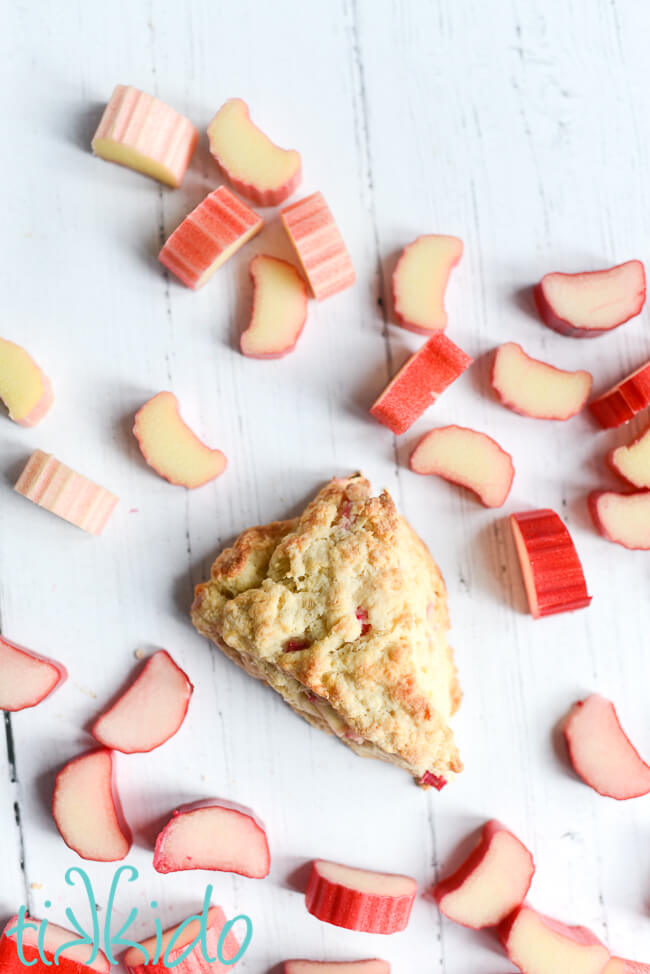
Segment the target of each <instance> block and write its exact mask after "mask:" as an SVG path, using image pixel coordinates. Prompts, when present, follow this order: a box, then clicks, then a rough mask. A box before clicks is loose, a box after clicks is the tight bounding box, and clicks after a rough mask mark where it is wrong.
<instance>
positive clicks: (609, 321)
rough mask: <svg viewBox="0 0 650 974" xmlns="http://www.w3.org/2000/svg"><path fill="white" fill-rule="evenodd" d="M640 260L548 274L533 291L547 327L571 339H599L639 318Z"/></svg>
mask: <svg viewBox="0 0 650 974" xmlns="http://www.w3.org/2000/svg"><path fill="white" fill-rule="evenodd" d="M645 290H646V281H645V269H644V267H643V264H642V263H641V261H640V260H628V261H627V262H626V263H625V264H618V265H617V266H616V267H609V268H607V270H602V271H585V272H584V273H581V274H561V273H553V274H545V275H544V277H543V278H542V279H541V281H540V282H539V284H538V285H537V287H536V288H535V289H534V296H535V303H536V304H537V310H538V311H539V314H540V317H541V319H542V321H543V322H544V324H545V325H548V327H549V328H552V329H553V330H554V331H557V332H559V333H560V334H561V335H569V336H570V337H571V338H597V337H598V335H604V334H606V333H607V332H609V331H612V330H613V329H614V328H618V327H619V326H620V325H623V324H625V322H626V321H629V320H630V318H634V316H635V315H638V314H639V312H640V311H641V308H642V307H643V305H644V303H645Z"/></svg>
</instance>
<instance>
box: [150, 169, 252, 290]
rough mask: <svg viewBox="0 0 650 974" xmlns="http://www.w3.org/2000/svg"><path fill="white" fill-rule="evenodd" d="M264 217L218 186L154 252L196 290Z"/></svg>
mask: <svg viewBox="0 0 650 974" xmlns="http://www.w3.org/2000/svg"><path fill="white" fill-rule="evenodd" d="M263 225H264V220H263V219H262V217H261V216H260V215H259V213H256V212H255V210H251V208H250V206H246V204H245V203H244V202H242V200H240V199H237V197H236V196H235V195H234V194H233V193H231V192H230V190H229V189H228V188H227V187H226V186H219V187H218V189H215V190H214V192H213V193H210V194H209V195H208V196H206V197H205V199H204V200H203V201H202V202H201V203H199V205H198V206H197V207H196V208H195V209H193V210H192V212H191V213H190V214H188V216H186V217H185V219H184V220H183V222H182V223H181V224H180V226H178V227H177V228H176V229H175V230H174V232H173V233H172V234H171V236H170V237H169V238H168V239H167V242H166V244H165V245H164V247H163V248H162V250H161V251H160V254H159V255H158V260H159V261H160V262H161V264H164V265H165V267H167V268H168V269H169V270H170V271H171V272H172V274H175V275H176V277H177V278H178V279H179V280H180V281H182V282H183V284H186V285H187V287H190V288H192V289H193V290H194V291H197V290H198V289H199V288H200V287H203V285H204V284H205V283H206V281H208V280H209V279H210V278H211V277H212V275H213V274H214V272H215V271H216V270H217V269H218V268H219V267H221V265H222V264H225V262H226V261H227V260H228V259H229V258H230V257H232V256H233V254H236V253H237V251H238V250H241V248H242V247H243V246H244V244H246V243H248V241H249V240H250V239H251V238H252V237H254V236H255V234H257V233H259V232H260V230H261V229H262V227H263Z"/></svg>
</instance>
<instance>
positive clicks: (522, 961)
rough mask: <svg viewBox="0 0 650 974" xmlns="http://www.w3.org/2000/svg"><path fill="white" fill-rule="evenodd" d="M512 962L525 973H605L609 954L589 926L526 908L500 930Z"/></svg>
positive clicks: (506, 921) (523, 907) (520, 910)
mask: <svg viewBox="0 0 650 974" xmlns="http://www.w3.org/2000/svg"><path fill="white" fill-rule="evenodd" d="M499 936H500V938H501V942H502V944H503V946H504V947H505V949H506V953H507V954H508V957H509V958H510V960H511V962H512V963H513V964H514V965H515V967H517V968H518V969H519V970H520V971H521V972H522V974H603V972H604V970H605V967H606V966H607V963H608V961H609V951H608V950H607V948H606V947H605V946H603V944H602V943H601V942H600V940H599V939H598V937H596V936H595V935H594V934H593V933H592V932H591V930H588V929H587V928H586V927H569V926H567V925H566V924H565V923H560V921H559V920H553V919H551V917H548V916H544V915H543V914H542V913H537V911H536V910H533V909H531V907H529V906H526V905H524V906H522V907H521V909H519V910H517V912H516V913H514V914H513V915H512V916H511V917H510V918H509V919H508V920H505V921H504V923H503V924H502V926H501V927H500V928H499Z"/></svg>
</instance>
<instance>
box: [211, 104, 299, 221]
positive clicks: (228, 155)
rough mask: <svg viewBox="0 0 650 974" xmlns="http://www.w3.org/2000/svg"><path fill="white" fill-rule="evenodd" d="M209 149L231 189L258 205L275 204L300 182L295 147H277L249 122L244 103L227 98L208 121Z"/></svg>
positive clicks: (289, 193) (248, 113) (281, 201)
mask: <svg viewBox="0 0 650 974" xmlns="http://www.w3.org/2000/svg"><path fill="white" fill-rule="evenodd" d="M208 139H209V140H210V152H211V153H212V155H213V156H214V158H215V159H216V161H217V164H218V165H219V167H220V168H221V169H222V170H223V172H224V173H225V175H226V176H227V178H228V179H229V181H230V182H231V183H232V185H233V186H234V187H235V189H236V190H237V191H238V192H239V193H241V194H242V196H245V197H246V198H247V199H249V200H252V202H253V203H257V205H258V206H277V205H278V204H279V203H283V202H284V201H285V200H286V199H287V197H289V196H291V194H292V193H293V191H294V190H295V189H296V188H297V187H298V185H299V184H300V179H301V176H302V164H301V160H300V153H299V152H296V150H295V149H281V148H280V147H279V146H277V145H275V143H273V142H271V140H270V139H269V137H268V136H267V135H265V134H264V132H262V131H261V129H259V128H258V127H257V126H256V125H254V124H253V122H252V121H251V117H250V112H249V110H248V105H247V104H246V102H245V101H242V99H241V98H230V99H229V100H228V101H227V102H226V103H225V105H222V106H221V108H220V109H219V111H218V112H217V114H216V115H215V116H214V118H213V119H212V121H211V122H210V124H209V125H208Z"/></svg>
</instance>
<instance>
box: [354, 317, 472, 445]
mask: <svg viewBox="0 0 650 974" xmlns="http://www.w3.org/2000/svg"><path fill="white" fill-rule="evenodd" d="M471 363H472V359H471V358H470V357H469V355H466V354H465V352H464V351H463V350H462V349H461V348H459V347H458V345H454V343H453V342H452V341H451V340H450V339H449V338H447V336H446V335H443V334H442V333H441V332H437V333H436V334H435V335H432V336H431V338H430V339H429V340H428V341H427V342H425V344H424V345H423V346H422V348H420V349H419V350H418V351H417V352H416V353H415V355H412V356H411V358H410V359H408V361H407V362H406V363H405V364H404V365H403V366H402V368H401V369H400V370H399V372H398V373H397V375H396V376H395V377H394V378H393V379H392V380H391V381H390V382H389V383H388V385H387V386H386V388H385V389H384V391H383V392H382V394H381V395H380V396H379V398H378V399H376V400H375V402H374V403H373V404H372V406H371V407H370V413H371V415H372V416H374V417H375V419H378V420H379V422H380V423H383V424H384V426H387V427H388V428H389V429H390V430H392V431H393V433H395V435H396V436H399V435H400V434H401V433H405V432H406V430H407V429H409V427H410V426H412V425H413V423H414V422H415V420H416V419H418V418H419V417H420V416H421V415H422V413H423V412H424V411H425V409H427V408H428V407H429V406H431V405H432V403H434V402H435V401H436V399H437V398H438V396H440V395H441V394H442V393H443V392H444V391H445V389H447V388H448V387H449V386H450V385H451V384H452V382H455V381H456V379H457V378H458V377H459V376H460V375H462V374H463V372H464V371H465V369H467V368H468V367H469V366H470V365H471Z"/></svg>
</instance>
